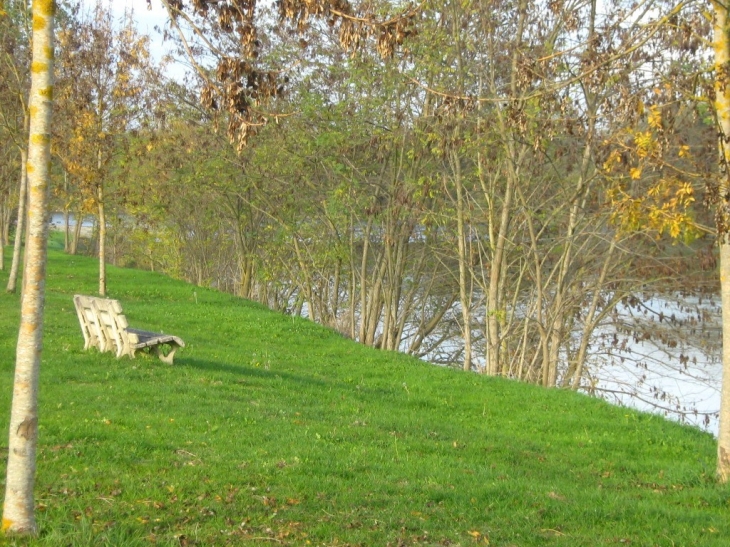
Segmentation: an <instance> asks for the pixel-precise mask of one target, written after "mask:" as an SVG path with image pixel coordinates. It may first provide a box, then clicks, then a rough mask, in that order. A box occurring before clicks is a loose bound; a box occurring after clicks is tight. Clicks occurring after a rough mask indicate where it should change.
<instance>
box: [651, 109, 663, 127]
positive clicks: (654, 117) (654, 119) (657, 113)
mask: <svg viewBox="0 0 730 547" xmlns="http://www.w3.org/2000/svg"><path fill="white" fill-rule="evenodd" d="M648 118H649V119H648V121H649V127H653V128H655V129H661V127H662V112H661V110H659V107H658V106H656V105H653V106H652V107H651V108H650V109H649V116H648Z"/></svg>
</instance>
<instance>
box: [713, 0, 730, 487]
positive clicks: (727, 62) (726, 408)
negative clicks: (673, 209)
mask: <svg viewBox="0 0 730 547" xmlns="http://www.w3.org/2000/svg"><path fill="white" fill-rule="evenodd" d="M712 6H713V8H714V12H715V21H714V44H713V46H714V49H715V109H716V111H717V121H718V124H719V127H718V129H719V131H718V134H719V139H718V146H719V164H720V172H719V177H720V178H719V184H718V186H719V194H720V198H719V203H717V204H716V207H717V208H718V211H717V212H718V215H717V217H718V220H719V224H718V235H719V238H720V287H721V293H722V318H723V321H722V369H723V373H722V389H721V398H720V430H719V432H718V436H717V475H718V478H719V480H720V482H727V481H728V479H730V242H729V241H728V238H730V234H728V221H730V199H729V198H728V192H729V191H730V180H729V178H728V177H729V176H730V172H729V171H728V163H729V162H730V85H728V76H730V73H729V71H730V27H729V23H730V21H728V8H727V5H726V4H724V3H721V2H718V1H714V2H713V3H712Z"/></svg>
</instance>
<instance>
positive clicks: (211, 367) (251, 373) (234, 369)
mask: <svg viewBox="0 0 730 547" xmlns="http://www.w3.org/2000/svg"><path fill="white" fill-rule="evenodd" d="M175 366H176V367H181V366H187V367H190V368H194V369H197V370H205V371H210V372H225V373H227V374H232V375H235V376H246V377H248V378H261V379H264V380H275V379H279V378H281V379H284V380H291V381H292V382H298V383H301V384H305V385H310V386H315V387H324V386H327V385H328V384H329V383H328V382H326V381H324V380H319V379H317V378H312V377H309V376H302V375H299V374H292V373H291V372H285V371H281V370H266V369H261V368H254V367H246V366H239V365H231V364H228V363H218V362H216V361H204V360H200V359H191V358H182V359H179V360H177V359H176V360H175Z"/></svg>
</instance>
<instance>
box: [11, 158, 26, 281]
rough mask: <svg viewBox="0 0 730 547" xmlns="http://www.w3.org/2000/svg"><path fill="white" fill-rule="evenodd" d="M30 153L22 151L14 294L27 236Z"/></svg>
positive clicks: (13, 267)
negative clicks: (26, 218)
mask: <svg viewBox="0 0 730 547" xmlns="http://www.w3.org/2000/svg"><path fill="white" fill-rule="evenodd" d="M27 164H28V151H27V150H25V149H24V148H21V150H20V165H21V167H20V190H19V192H18V223H17V225H16V227H15V243H14V246H13V261H12V262H11V264H10V275H9V276H8V286H7V289H6V290H7V291H8V292H9V293H14V292H15V290H16V287H17V284H18V271H19V269H20V250H21V247H22V245H23V235H24V234H25V217H26V211H25V206H26V202H27V201H28V199H27V193H28V169H27Z"/></svg>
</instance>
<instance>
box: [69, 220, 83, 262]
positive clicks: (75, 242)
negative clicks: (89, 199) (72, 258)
mask: <svg viewBox="0 0 730 547" xmlns="http://www.w3.org/2000/svg"><path fill="white" fill-rule="evenodd" d="M75 218H76V224H74V233H73V239H72V240H71V249H70V250H69V253H70V254H72V255H75V254H76V253H77V252H78V250H79V239H80V238H81V228H82V226H83V223H84V213H83V211H81V210H79V211H78V212H77V213H76V214H75Z"/></svg>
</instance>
